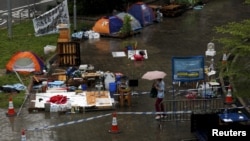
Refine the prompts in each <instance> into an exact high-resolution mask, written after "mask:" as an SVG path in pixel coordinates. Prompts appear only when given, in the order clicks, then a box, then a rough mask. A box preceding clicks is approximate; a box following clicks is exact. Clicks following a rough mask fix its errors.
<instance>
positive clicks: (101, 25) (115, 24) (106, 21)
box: [92, 16, 123, 34]
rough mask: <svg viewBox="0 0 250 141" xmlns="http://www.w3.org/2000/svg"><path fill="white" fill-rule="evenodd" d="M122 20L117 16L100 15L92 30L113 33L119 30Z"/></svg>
mask: <svg viewBox="0 0 250 141" xmlns="http://www.w3.org/2000/svg"><path fill="white" fill-rule="evenodd" d="M122 26H123V21H122V20H121V19H120V18H118V17H117V16H109V17H102V18H100V19H99V20H97V21H96V23H95V25H94V26H93V28H92V30H93V31H94V32H98V33H100V34H115V33H117V32H119V31H120V29H121V28H122Z"/></svg>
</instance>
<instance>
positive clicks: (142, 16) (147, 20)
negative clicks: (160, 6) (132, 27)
mask: <svg viewBox="0 0 250 141" xmlns="http://www.w3.org/2000/svg"><path fill="white" fill-rule="evenodd" d="M128 13H129V14H131V15H133V16H134V17H135V18H136V19H137V20H138V21H139V22H140V24H141V26H142V27H143V26H147V25H150V24H153V22H154V21H155V14H154V12H153V9H152V8H151V7H149V6H148V5H146V4H145V3H143V2H137V3H134V4H133V5H131V6H130V7H129V8H128Z"/></svg>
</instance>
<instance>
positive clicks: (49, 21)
mask: <svg viewBox="0 0 250 141" xmlns="http://www.w3.org/2000/svg"><path fill="white" fill-rule="evenodd" d="M58 24H68V25H70V21H69V11H68V2H67V0H64V1H63V2H62V3H60V4H59V5H57V6H56V7H55V8H53V9H51V10H49V11H47V12H45V13H43V14H42V15H40V16H38V17H36V18H34V19H33V25H34V30H35V36H43V35H47V34H54V33H58V29H57V27H56V26H57V25H58Z"/></svg>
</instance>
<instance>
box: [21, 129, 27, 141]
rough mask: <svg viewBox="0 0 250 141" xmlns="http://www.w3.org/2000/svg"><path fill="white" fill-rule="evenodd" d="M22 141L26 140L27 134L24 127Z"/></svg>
mask: <svg viewBox="0 0 250 141" xmlns="http://www.w3.org/2000/svg"><path fill="white" fill-rule="evenodd" d="M21 141H26V134H25V130H24V129H22V131H21Z"/></svg>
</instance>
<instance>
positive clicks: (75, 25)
mask: <svg viewBox="0 0 250 141" xmlns="http://www.w3.org/2000/svg"><path fill="white" fill-rule="evenodd" d="M74 32H76V0H74Z"/></svg>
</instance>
